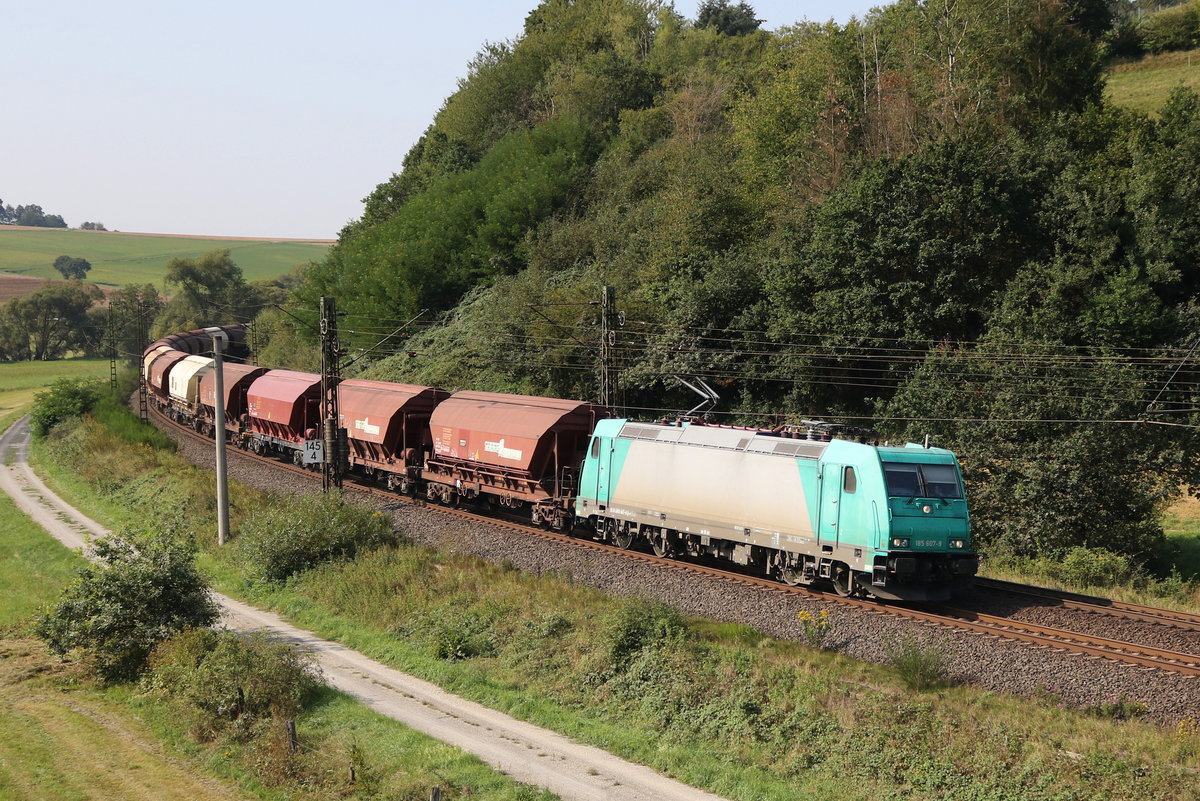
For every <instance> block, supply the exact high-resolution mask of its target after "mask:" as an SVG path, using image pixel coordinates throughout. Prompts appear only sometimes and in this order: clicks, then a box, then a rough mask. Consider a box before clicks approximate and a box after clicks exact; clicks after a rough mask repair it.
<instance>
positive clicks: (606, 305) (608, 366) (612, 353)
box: [600, 286, 625, 412]
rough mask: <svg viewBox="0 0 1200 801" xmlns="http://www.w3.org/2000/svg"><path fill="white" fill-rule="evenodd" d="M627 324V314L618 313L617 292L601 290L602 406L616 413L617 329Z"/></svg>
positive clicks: (618, 391)
mask: <svg viewBox="0 0 1200 801" xmlns="http://www.w3.org/2000/svg"><path fill="white" fill-rule="evenodd" d="M624 324H625V314H624V313H623V312H618V311H617V290H616V289H614V288H613V287H611V286H606V287H602V288H601V290H600V404H601V405H602V406H604V407H605V408H607V409H610V410H612V411H614V412H615V411H616V409H617V406H618V401H619V397H618V395H619V394H620V380H619V372H618V369H617V365H616V363H615V362H616V358H615V357H616V348H617V329H618V328H620V327H621V326H622V325H624Z"/></svg>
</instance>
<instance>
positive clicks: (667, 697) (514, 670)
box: [37, 420, 1200, 799]
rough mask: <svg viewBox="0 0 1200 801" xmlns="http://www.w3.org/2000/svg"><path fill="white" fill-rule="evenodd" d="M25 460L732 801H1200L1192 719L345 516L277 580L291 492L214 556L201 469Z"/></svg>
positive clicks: (498, 701) (513, 704) (388, 643)
mask: <svg viewBox="0 0 1200 801" xmlns="http://www.w3.org/2000/svg"><path fill="white" fill-rule="evenodd" d="M37 451H38V457H39V459H40V461H41V462H42V464H43V466H44V467H45V469H47V470H49V471H50V472H51V473H52V474H53V475H54V476H55V477H57V478H58V480H59V481H60V482H61V483H64V484H70V485H71V486H70V488H71V489H73V490H74V491H75V493H76V499H77V500H80V501H81V502H83V503H86V504H87V505H89V506H91V507H92V508H97V507H99V508H100V509H101V510H102V511H103V512H106V513H107V514H111V515H113V516H128V517H130V518H133V517H140V518H141V520H142V525H149V526H156V527H160V528H166V529H169V530H172V531H174V532H175V534H176V536H179V537H185V538H191V539H194V540H195V541H196V542H197V543H198V544H199V547H200V548H201V562H202V564H203V565H204V567H205V569H206V570H208V571H210V572H211V573H212V574H213V575H214V576H215V577H216V581H217V584H218V586H219V587H220V588H221V589H222V591H225V592H229V593H230V594H232V595H235V596H241V597H244V598H248V599H250V600H253V601H254V602H256V603H259V604H260V605H269V606H272V607H274V608H276V609H278V610H282V611H284V612H285V613H286V614H288V615H289V616H291V617H292V618H293V620H295V621H296V622H299V623H302V624H303V625H306V626H308V627H310V628H312V629H314V630H316V631H318V632H320V633H322V634H323V635H325V636H332V637H333V638H334V639H339V640H341V641H342V642H345V643H346V644H348V645H350V646H352V647H355V648H357V649H359V650H362V651H364V652H367V653H369V654H371V655H372V656H375V657H377V658H380V659H382V660H383V661H386V662H388V663H389V664H392V665H394V666H396V667H398V668H400V669H402V670H406V671H408V672H410V673H415V674H417V675H420V676H422V677H424V678H427V679H430V680H432V681H435V682H437V683H439V684H442V685H443V686H445V687H447V689H450V690H451V691H454V692H457V693H460V694H463V695H466V696H468V697H471V698H474V699H475V700H478V701H481V702H483V703H485V704H488V705H489V706H493V707H497V708H500V709H503V710H504V711H507V712H509V713H511V714H515V715H517V716H518V717H523V718H526V719H529V720H531V721H532V722H534V723H538V724H540V725H546V726H550V727H552V728H556V729H558V730H560V731H563V732H564V733H566V734H568V735H571V736H574V737H577V738H580V739H583V740H585V741H588V742H591V743H594V744H596V745H599V746H601V747H604V748H607V749H609V750H613V751H615V752H617V753H620V754H621V755H623V756H626V757H629V758H632V759H635V760H638V761H642V762H645V763H647V764H649V765H651V766H653V767H655V768H657V769H659V770H662V771H664V772H666V773H669V774H673V775H676V776H678V777H679V778H681V779H683V780H684V781H687V782H689V783H692V784H695V785H698V786H703V787H706V788H707V789H710V790H712V791H713V792H716V793H719V794H722V795H725V796H727V797H731V798H739V799H740V798H780V799H783V798H794V797H796V796H797V795H798V794H799V795H802V796H803V797H813V798H838V799H844V798H847V797H849V798H873V797H878V796H885V797H886V796H888V795H896V794H903V793H910V794H915V795H919V796H921V797H925V798H961V797H963V792H964V788H971V789H970V793H971V794H972V795H974V796H978V797H982V798H988V797H994V798H1005V797H1021V798H1030V799H1038V798H1055V799H1070V798H1079V799H1084V798H1094V797H1096V796H1097V795H1098V794H1099V793H1105V794H1108V793H1113V794H1121V795H1123V796H1125V797H1127V798H1131V799H1138V798H1160V797H1177V798H1195V797H1200V796H1198V795H1197V790H1196V788H1195V786H1194V785H1195V782H1194V778H1195V771H1196V770H1197V769H1200V740H1197V739H1196V737H1195V736H1194V727H1193V728H1189V727H1188V724H1187V723H1186V721H1180V722H1179V725H1178V726H1176V727H1173V729H1172V730H1171V731H1164V730H1162V729H1159V728H1156V727H1152V726H1148V725H1145V724H1142V723H1139V722H1137V721H1136V720H1134V721H1132V722H1119V721H1118V720H1117V718H1119V717H1128V715H1124V714H1123V715H1120V716H1118V715H1114V714H1107V712H1106V710H1108V709H1120V710H1122V711H1123V712H1128V711H1130V708H1129V707H1130V705H1126V704H1122V703H1121V699H1113V701H1112V704H1110V705H1109V706H1100V705H1098V706H1097V708H1096V710H1095V711H1094V712H1093V713H1092V714H1090V715H1089V714H1079V713H1074V712H1069V711H1065V710H1063V709H1061V708H1060V707H1059V705H1058V703H1057V700H1056V699H1053V698H1043V699H1041V700H1035V701H1020V700H1015V699H1012V698H1009V697H1006V696H1001V695H997V694H992V693H981V692H977V691H973V690H969V689H965V688H961V687H954V686H947V682H946V680H945V677H944V674H943V671H942V670H941V669H940V666H939V664H938V659H939V651H938V647H937V644H936V642H930V643H924V642H901V643H900V644H898V645H896V646H894V647H893V648H892V650H893V651H895V653H896V654H897V661H898V662H903V660H909V662H914V661H915V662H916V663H918V664H917V665H916V667H913V666H911V665H907V663H905V664H902V665H901V668H900V670H899V672H897V669H896V668H894V667H891V666H887V665H885V666H873V665H867V664H862V663H858V662H854V661H852V660H849V659H847V658H844V657H841V656H837V655H835V654H832V653H829V652H827V651H824V650H822V648H821V646H822V645H828V644H829V643H830V641H829V640H827V639H826V637H825V635H826V632H825V630H824V627H823V626H822V628H821V629H814V636H813V638H812V640H811V643H812V644H808V643H805V644H800V643H790V642H781V641H777V640H773V639H770V638H768V637H765V636H763V635H762V634H760V633H758V632H756V631H754V630H751V629H749V628H746V627H743V626H738V625H732V624H723V623H714V622H710V621H705V620H696V619H685V618H684V617H682V616H681V615H680V613H678V612H676V611H675V610H673V609H671V608H669V607H666V606H662V605H659V604H654V603H648V602H644V601H637V600H628V599H624V600H622V599H613V598H609V597H607V596H604V595H602V594H601V593H599V592H596V591H594V590H590V589H587V588H583V587H580V586H577V585H575V584H573V583H571V582H570V581H567V580H564V579H562V578H559V577H555V576H543V577H534V576H531V575H528V574H524V573H521V572H518V571H516V570H514V569H512V568H511V566H506V565H503V564H502V565H489V564H486V563H482V562H480V561H478V560H476V559H473V558H470V557H466V556H461V555H452V554H446V553H438V552H434V551H430V550H427V549H424V548H419V547H416V546H413V545H410V544H406V543H404V542H391V541H389V539H388V538H387V537H382V536H379V534H378V529H377V528H375V525H376V524H375V523H373V522H372V521H373V520H375V516H374V515H373V514H372V513H371V512H370V511H358V512H351V513H350V514H352V515H356V516H357V517H356V518H355V519H356V520H357V522H355V523H352V527H353V528H355V530H357V531H358V532H359V534H358V535H356V537H357V539H356V542H355V545H354V548H353V549H352V550H350V549H340V550H335V551H333V552H320V551H321V549H320V548H312V547H307V546H305V547H298V548H297V549H296V550H297V552H301V553H302V556H303V558H300V559H298V560H297V559H293V558H292V556H291V555H289V556H288V558H287V559H284V560H282V561H283V562H286V563H287V564H289V565H293V566H295V567H296V570H295V571H294V572H293V571H292V569H291V568H290V567H289V569H288V570H287V571H284V572H288V573H291V574H290V575H286V576H285V575H282V574H281V573H280V572H278V571H275V570H272V569H270V568H269V564H271V563H273V562H271V561H270V559H268V558H267V557H268V556H269V555H264V554H263V553H262V545H261V540H262V537H263V535H264V533H265V532H268V531H269V530H270V528H271V526H272V525H275V524H280V525H285V524H286V525H294V521H291V522H290V523H289V519H290V517H291V515H290V513H289V512H288V511H287V509H286V507H289V506H291V507H295V506H296V500H295V499H294V498H285V499H280V498H273V497H271V496H268V495H265V494H262V493H259V492H255V491H253V490H249V489H246V488H244V487H235V488H234V491H233V493H232V497H233V507H234V508H233V515H232V518H233V520H234V530H235V538H234V542H233V543H232V544H231V545H229V546H226V548H225V549H224V550H221V551H218V550H217V549H216V547H215V545H214V544H213V543H212V540H213V538H214V535H213V534H212V531H213V530H214V526H213V524H212V515H211V501H210V499H211V497H212V494H211V478H210V477H209V476H208V475H207V474H206V473H204V472H203V471H200V470H197V469H194V468H191V467H189V466H186V465H184V464H182V463H181V462H179V461H178V457H176V456H175V455H173V454H167V453H164V452H163V451H160V450H155V449H152V448H147V447H130V446H126V445H124V444H122V441H121V440H119V439H118V438H116V437H115V436H114V435H112V434H110V433H109V432H107V431H106V430H105V429H104V428H103V427H102V426H100V425H99V424H97V423H95V422H92V421H87V420H85V421H83V422H80V423H76V424H73V425H71V426H67V427H62V428H60V429H59V430H58V431H56V432H55V433H54V434H52V435H51V437H49V438H48V439H47V440H45V441H44V442H43V443H42V444H41V445H40V446H39V448H38V449H37ZM72 473H73V474H74V476H73V477H70V478H68V476H69V475H71V474H72ZM166 498H171V499H172V500H171V502H170V503H169V504H168V503H165V502H164V499H166ZM306 503H309V502H307V501H306ZM311 503H316V502H311ZM180 509H183V510H188V511H187V513H185V514H182V515H181V514H179V511H178V510H180ZM317 512H318V510H317V509H315V508H314V510H313V514H316V513H317ZM256 538H257V544H256ZM298 545H299V543H298ZM305 554H306V555H305ZM258 559H263V560H264V561H263V562H262V563H258V564H255V563H254V560H258ZM810 625H821V624H820V620H819V619H818V618H814V619H813V620H812V621H810ZM917 657H920V659H917ZM906 665H907V666H906ZM1136 711H1137V710H1136V709H1132V712H1133V713H1136ZM1134 717H1136V714H1134ZM1180 731H1182V732H1184V733H1183V734H1180V733H1179V732H1180Z"/></svg>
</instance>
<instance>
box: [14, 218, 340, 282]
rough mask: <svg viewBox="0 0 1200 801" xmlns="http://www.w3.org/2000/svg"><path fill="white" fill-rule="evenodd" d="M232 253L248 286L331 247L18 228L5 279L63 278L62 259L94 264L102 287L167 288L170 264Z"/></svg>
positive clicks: (93, 271)
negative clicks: (164, 281) (213, 253)
mask: <svg viewBox="0 0 1200 801" xmlns="http://www.w3.org/2000/svg"><path fill="white" fill-rule="evenodd" d="M225 249H227V250H229V251H230V254H231V255H232V257H233V260H234V262H235V263H236V264H237V265H238V266H239V267H241V268H242V273H243V275H244V276H245V278H246V280H247V281H257V280H260V279H266V278H275V277H276V276H280V275H283V274H285V273H287V272H288V271H289V270H290V269H292V267H293V266H294V265H296V264H303V263H306V262H309V261H313V260H315V259H319V258H321V257H322V256H324V255H325V252H326V251H327V250H328V249H329V245H328V244H324V243H318V242H297V241H286V240H279V241H269V240H243V239H222V238H220V237H212V238H205V239H200V238H191V237H176V236H144V235H140V234H138V235H135V234H121V233H113V232H96V231H73V230H70V229H55V228H46V229H37V230H29V229H16V228H11V227H9V226H0V274H3V273H12V274H16V275H23V276H35V277H38V278H62V276H61V275H59V273H58V272H57V271H56V270H55V269H54V260H55V259H56V258H58V257H59V256H63V255H67V256H75V257H80V258H84V259H87V260H88V261H89V262H91V265H92V269H91V271H90V272H89V273H88V276H87V280H88V282H89V283H97V284H100V285H101V286H123V285H126V284H145V283H153V284H156V285H158V286H159V287H160V288H161V287H162V279H163V275H164V273H165V272H166V267H167V262H168V261H170V260H171V259H172V258H175V257H182V258H194V257H196V256H200V255H201V254H204V253H208V252H210V251H213V250H225Z"/></svg>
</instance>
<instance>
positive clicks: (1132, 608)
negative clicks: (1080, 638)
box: [975, 578, 1200, 631]
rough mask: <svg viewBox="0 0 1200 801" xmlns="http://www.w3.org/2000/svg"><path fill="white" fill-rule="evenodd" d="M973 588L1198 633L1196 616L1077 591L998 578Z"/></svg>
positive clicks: (981, 581)
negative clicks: (1051, 602)
mask: <svg viewBox="0 0 1200 801" xmlns="http://www.w3.org/2000/svg"><path fill="white" fill-rule="evenodd" d="M975 585H976V586H977V587H982V588H985V589H989V590H995V591H997V592H1004V593H1008V594H1011V595H1020V596H1026V597H1032V598H1044V599H1046V600H1050V601H1054V602H1055V605H1056V606H1061V607H1062V608H1064V609H1076V610H1079V611H1082V612H1090V613H1092V614H1095V615H1105V616H1108V617H1118V618H1122V619H1125V620H1140V621H1143V622H1146V623H1158V624H1160V625H1163V626H1172V627H1174V628H1179V629H1187V630H1189V631H1200V615H1197V614H1194V613H1192V612H1180V611H1178V610H1175V609H1161V608H1159V607H1156V606H1145V605H1143V604H1134V603H1127V602H1125V601H1114V600H1111V599H1109V598H1100V597H1098V596H1094V595H1083V594H1081V593H1077V592H1068V591H1066V590H1055V589H1050V588H1048V587H1035V586H1033V585H1029V584H1018V583H1016V582H1013V581H1001V580H999V579H985V578H977V579H976V580H975Z"/></svg>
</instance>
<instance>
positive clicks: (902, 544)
mask: <svg viewBox="0 0 1200 801" xmlns="http://www.w3.org/2000/svg"><path fill="white" fill-rule="evenodd" d="M892 547H893V548H907V547H908V537H892Z"/></svg>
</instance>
